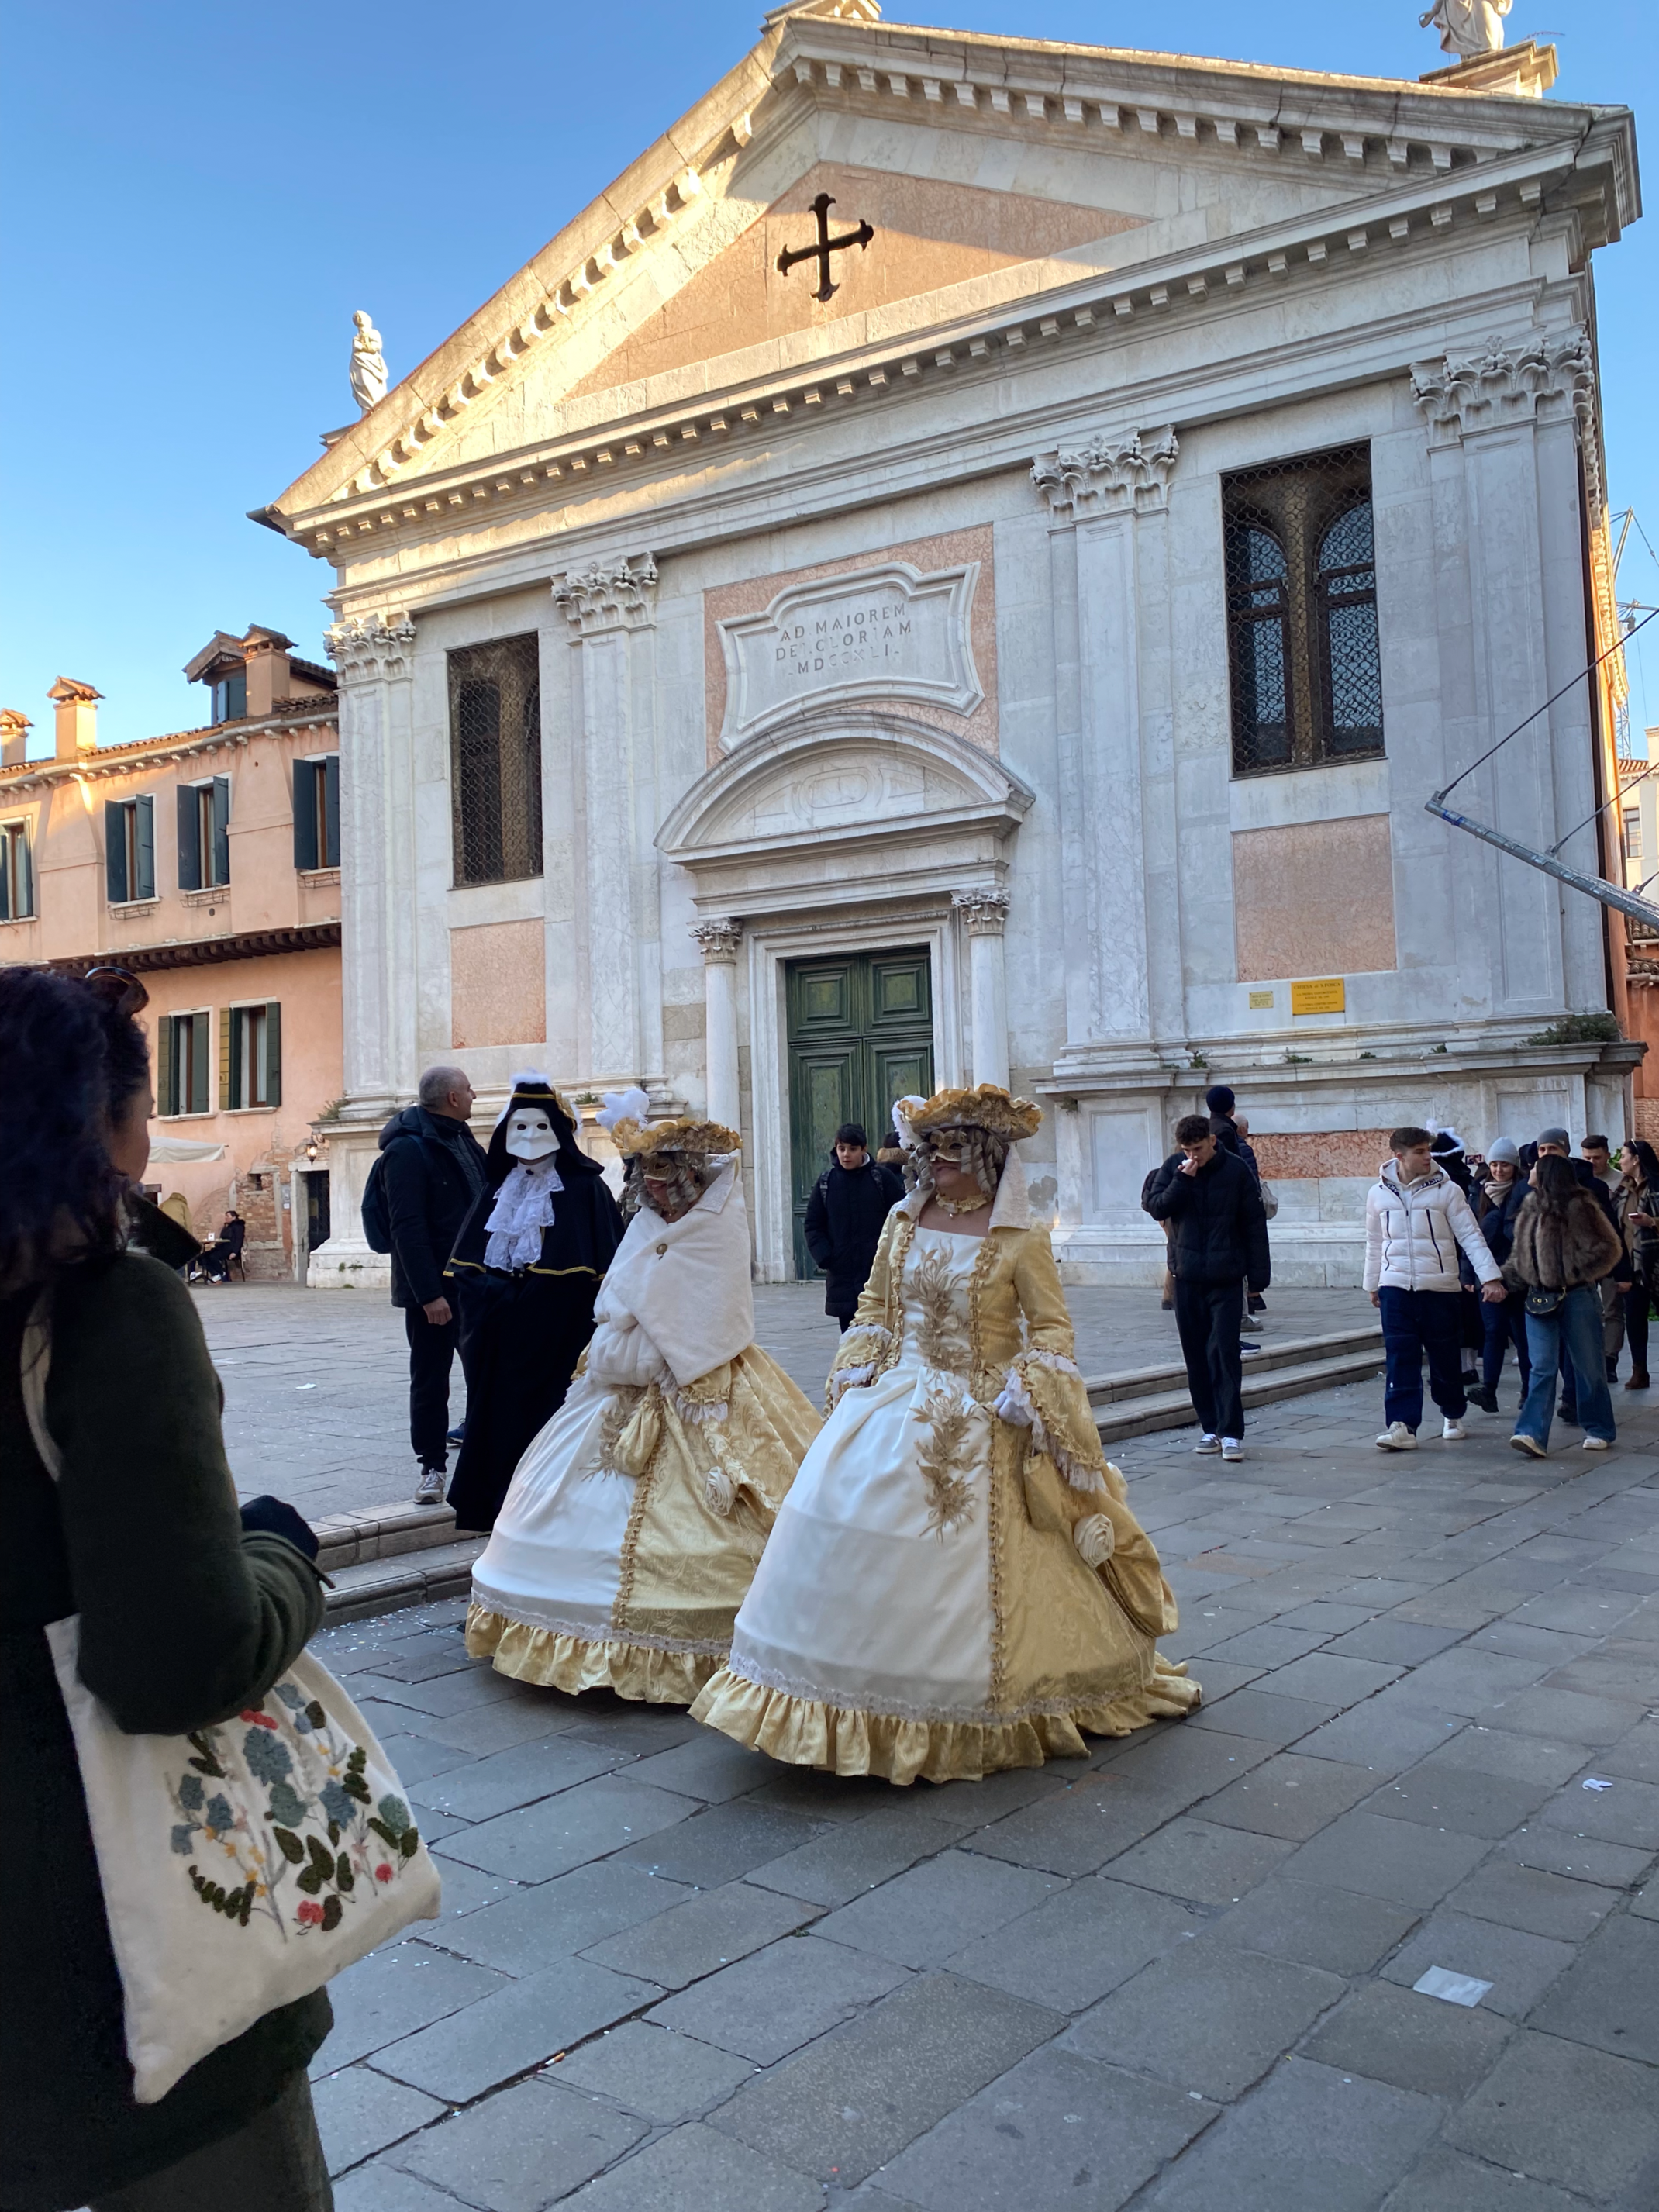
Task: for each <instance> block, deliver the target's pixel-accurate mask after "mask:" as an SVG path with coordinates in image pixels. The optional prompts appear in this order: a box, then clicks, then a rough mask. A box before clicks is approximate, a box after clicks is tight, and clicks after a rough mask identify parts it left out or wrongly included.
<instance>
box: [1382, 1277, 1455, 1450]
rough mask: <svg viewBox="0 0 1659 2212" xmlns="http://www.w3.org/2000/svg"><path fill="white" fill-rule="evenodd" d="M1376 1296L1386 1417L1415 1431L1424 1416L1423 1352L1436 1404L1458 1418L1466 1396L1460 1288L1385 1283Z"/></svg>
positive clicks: (1450, 1417) (1391, 1421)
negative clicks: (1384, 1368)
mask: <svg viewBox="0 0 1659 2212" xmlns="http://www.w3.org/2000/svg"><path fill="white" fill-rule="evenodd" d="M1376 1297H1377V1305H1378V1308H1379V1310H1380V1311H1381V1313H1382V1316H1383V1355H1384V1358H1385V1359H1386V1361H1387V1373H1386V1376H1385V1377H1384V1381H1383V1421H1384V1423H1385V1424H1387V1425H1389V1426H1392V1425H1393V1424H1394V1423H1395V1421H1403V1422H1404V1423H1405V1425H1406V1426H1407V1428H1408V1429H1411V1430H1413V1431H1415V1429H1416V1427H1417V1425H1418V1423H1419V1421H1420V1420H1421V1419H1422V1418H1423V1358H1424V1354H1425V1352H1426V1353H1427V1355H1428V1361H1429V1389H1431V1392H1432V1393H1433V1395H1434V1402H1435V1404H1436V1405H1437V1406H1438V1407H1439V1408H1440V1410H1441V1412H1442V1413H1443V1414H1444V1415H1445V1416H1446V1419H1448V1420H1449V1421H1457V1420H1461V1419H1462V1417H1463V1415H1464V1413H1466V1412H1467V1411H1468V1402H1469V1401H1468V1398H1467V1397H1466V1396H1465V1395H1464V1393H1463V1293H1462V1291H1401V1290H1396V1289H1395V1287H1394V1286H1393V1285H1391V1284H1388V1283H1385V1284H1384V1285H1383V1288H1382V1289H1381V1290H1380V1291H1378V1292H1377V1294H1376Z"/></svg>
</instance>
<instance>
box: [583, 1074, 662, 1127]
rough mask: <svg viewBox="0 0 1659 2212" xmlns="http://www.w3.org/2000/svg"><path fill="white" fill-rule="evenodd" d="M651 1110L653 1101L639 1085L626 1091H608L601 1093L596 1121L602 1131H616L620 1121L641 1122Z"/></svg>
mask: <svg viewBox="0 0 1659 2212" xmlns="http://www.w3.org/2000/svg"><path fill="white" fill-rule="evenodd" d="M650 1110H651V1101H650V1099H649V1098H648V1097H647V1096H646V1094H645V1092H644V1091H641V1089H640V1088H639V1085H637V1084H635V1085H632V1086H631V1087H630V1088H629V1089H628V1090H626V1091H603V1092H601V1093H600V1099H599V1112H598V1113H597V1114H596V1115H594V1117H593V1118H594V1120H595V1121H597V1122H598V1123H599V1127H600V1128H602V1129H606V1130H610V1129H614V1128H615V1127H616V1126H617V1122H618V1121H642V1120H643V1119H644V1117H645V1115H647V1113H649V1111H650Z"/></svg>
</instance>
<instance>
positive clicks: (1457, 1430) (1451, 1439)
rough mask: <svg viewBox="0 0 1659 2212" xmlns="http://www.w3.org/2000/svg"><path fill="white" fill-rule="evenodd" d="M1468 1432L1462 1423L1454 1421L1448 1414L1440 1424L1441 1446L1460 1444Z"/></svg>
mask: <svg viewBox="0 0 1659 2212" xmlns="http://www.w3.org/2000/svg"><path fill="white" fill-rule="evenodd" d="M1466 1436H1468V1430H1467V1429H1466V1428H1465V1427H1464V1426H1463V1424H1462V1421H1455V1420H1453V1419H1452V1418H1451V1416H1450V1414H1448V1415H1447V1416H1446V1418H1445V1419H1444V1420H1443V1421H1442V1423H1441V1424H1440V1441H1441V1443H1443V1444H1461V1443H1462V1441H1463V1439H1464V1437H1466Z"/></svg>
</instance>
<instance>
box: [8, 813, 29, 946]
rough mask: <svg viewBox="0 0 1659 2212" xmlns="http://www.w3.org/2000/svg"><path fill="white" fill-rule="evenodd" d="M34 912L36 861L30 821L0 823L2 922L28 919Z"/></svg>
mask: <svg viewBox="0 0 1659 2212" xmlns="http://www.w3.org/2000/svg"><path fill="white" fill-rule="evenodd" d="M33 913H34V863H33V858H32V856H31V854H30V852H29V825H28V823H27V822H0V921H28V920H30V919H31V917H32V916H33Z"/></svg>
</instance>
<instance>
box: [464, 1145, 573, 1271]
mask: <svg viewBox="0 0 1659 2212" xmlns="http://www.w3.org/2000/svg"><path fill="white" fill-rule="evenodd" d="M563 1188H564V1185H563V1184H562V1182H560V1181H559V1170H558V1169H557V1168H556V1166H555V1165H554V1164H553V1158H552V1156H551V1155H550V1156H549V1157H548V1158H546V1159H544V1160H520V1162H519V1164H518V1165H517V1166H516V1167H514V1168H513V1170H511V1172H510V1173H509V1174H508V1176H507V1179H506V1181H505V1182H503V1183H502V1185H501V1188H500V1189H499V1190H498V1191H497V1192H496V1194H495V1205H494V1206H492V1207H491V1208H490V1213H489V1221H488V1222H487V1223H486V1224H485V1226H486V1228H487V1229H488V1230H489V1242H488V1243H486V1244H485V1246H484V1265H485V1267H495V1268H497V1269H499V1270H500V1272H501V1273H502V1274H504V1275H513V1274H516V1273H518V1272H519V1270H520V1268H521V1267H534V1266H535V1264H536V1262H537V1261H538V1260H539V1259H540V1258H541V1256H542V1235H543V1232H544V1231H545V1230H549V1229H550V1228H551V1227H552V1226H553V1194H554V1193H555V1192H556V1191H561V1190H562V1189H563Z"/></svg>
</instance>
